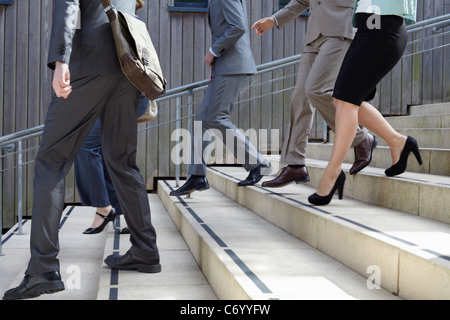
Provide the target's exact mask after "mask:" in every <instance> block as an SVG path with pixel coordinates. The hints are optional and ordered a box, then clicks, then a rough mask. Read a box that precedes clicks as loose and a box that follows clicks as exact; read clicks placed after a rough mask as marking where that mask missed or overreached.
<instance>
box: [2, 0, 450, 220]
mask: <svg viewBox="0 0 450 320" xmlns="http://www.w3.org/2000/svg"><path fill="white" fill-rule="evenodd" d="M53 1H54V0H39V1H37V0H31V1H30V0H13V4H12V5H8V6H2V5H0V117H1V119H0V134H1V135H7V134H10V133H14V132H17V131H20V130H24V129H27V128H32V127H35V126H38V125H40V124H42V123H43V122H44V118H45V114H46V111H47V108H48V104H49V101H50V97H51V94H52V89H51V79H52V73H51V71H50V70H49V69H48V68H47V67H46V62H47V48H48V45H49V40H50V39H49V38H50V30H51V25H52V11H53ZM169 2H170V0H147V1H146V7H145V8H144V9H142V10H140V11H139V12H138V14H139V15H140V16H141V17H142V18H143V19H144V21H146V23H147V25H148V29H149V31H150V34H151V36H152V39H153V42H154V45H155V47H156V49H157V51H158V53H159V56H160V60H161V66H162V69H163V71H164V73H165V75H166V78H167V80H168V88H169V89H170V88H175V87H178V86H180V85H185V84H189V83H192V82H196V81H200V80H204V79H206V78H207V77H208V75H209V70H208V69H207V68H205V66H204V63H203V57H204V54H205V52H206V50H207V49H208V48H209V45H210V31H209V28H208V25H207V15H206V13H188V12H183V13H181V12H169V11H168V10H167V6H168V5H169ZM277 3H278V0H264V1H261V0H249V1H248V6H249V8H248V9H249V10H248V12H249V24H250V25H251V24H252V23H253V22H254V21H256V20H257V19H259V18H261V17H265V16H269V15H271V14H272V13H273V10H274V9H275V8H276V7H277ZM418 3H419V19H426V18H430V17H433V16H438V15H441V14H444V13H449V12H450V0H419V1H418ZM306 23H307V17H305V16H302V17H299V18H297V19H296V20H295V21H294V22H292V23H290V24H288V25H287V26H286V27H285V28H284V29H282V30H277V29H274V30H271V31H269V32H267V33H266V34H265V35H264V36H263V37H259V36H256V35H255V34H252V36H251V46H252V50H253V54H254V57H255V60H256V63H257V64H262V63H266V62H270V61H273V60H277V59H280V58H283V57H289V56H291V55H294V54H298V53H301V51H302V48H303V46H304V34H305V32H306ZM448 40H449V39H448V36H447V37H446V38H445V40H442V41H446V42H447V43H448V42H449V41H448ZM449 53H450V51H449V49H446V50H445V51H442V52H441V53H427V54H426V55H425V54H424V55H423V56H421V57H419V58H417V57H416V58H411V61H408V62H405V63H404V64H405V65H406V66H405V67H404V68H403V69H402V71H401V72H400V73H399V72H398V71H397V73H393V74H392V76H389V79H387V80H386V81H385V82H383V83H382V84H381V90H380V95H379V97H378V98H377V99H378V100H377V101H378V102H377V103H378V104H379V106H380V108H381V110H383V113H386V114H388V113H403V112H404V109H405V105H408V104H420V103H422V102H440V101H449V97H450V89H449V88H448V84H449V83H450V81H449V79H448V77H449V76H450V75H449V71H448V70H449V69H450V68H449V67H448V63H449V61H450V58H449ZM414 59H416V60H414ZM430 59H431V60H430ZM417 60H420V61H418V62H417ZM422 62H423V63H424V65H425V67H421V65H422ZM414 67H415V68H414ZM441 67H442V68H441ZM434 70H441V71H436V72H435V71H434ZM442 70H446V72H445V73H443V72H442ZM289 73H295V68H294V67H291V68H289V69H288V70H284V71H282V72H279V73H271V74H267V75H263V76H259V77H254V78H251V79H250V80H249V83H248V84H247V85H249V84H250V83H252V84H255V83H258V82H261V81H267V80H270V78H272V77H277V76H282V75H286V74H289ZM399 78H402V79H412V80H413V81H414V82H412V83H411V90H410V91H408V93H406V94H405V95H404V97H401V99H399V97H397V96H396V92H397V91H396V90H395V91H393V92H391V90H390V88H391V86H394V85H397V86H398V85H399V84H398V81H399ZM416 80H417V81H416ZM294 83H295V79H294V78H291V79H287V80H284V81H283V82H281V83H278V84H276V85H266V86H262V87H258V88H257V89H254V90H252V91H248V90H247V91H245V90H244V91H243V92H242V93H241V95H240V98H241V100H244V101H245V100H246V99H248V98H249V97H254V96H259V95H261V94H264V93H267V92H270V91H271V90H274V89H276V88H277V89H280V88H282V87H283V86H285V87H289V86H292V85H294ZM404 83H405V81H403V82H401V84H400V85H402V86H404V85H405V84H404ZM430 83H433V85H434V86H433V87H432V88H431V89H430V88H429V84H430ZM436 88H437V89H436ZM430 90H431V91H430ZM290 95H291V92H290V91H288V92H285V93H281V94H276V95H274V96H268V97H264V98H261V99H256V100H255V101H253V102H242V103H240V104H239V105H238V107H236V108H235V111H234V112H233V115H232V116H233V120H234V121H235V123H237V125H238V127H239V128H242V129H243V130H246V129H248V128H255V129H259V128H266V129H269V130H270V129H278V130H280V140H282V139H283V135H284V128H285V125H286V123H287V121H288V120H289V102H290ZM201 98H202V93H201V92H200V93H198V94H196V97H195V100H196V101H197V102H199V101H201ZM183 103H186V99H183ZM393 106H394V107H393ZM395 106H398V107H395ZM174 107H175V102H174V101H170V102H164V103H161V104H160V115H159V116H158V117H157V119H155V120H153V121H152V122H149V123H147V124H143V125H140V128H139V130H140V131H139V160H138V161H139V165H140V167H141V170H142V173H143V175H144V177H145V180H146V182H147V186H148V188H149V189H150V190H151V189H153V188H154V177H157V176H159V177H173V176H174V175H175V166H174V165H173V163H171V161H170V157H169V155H170V152H171V150H172V148H173V146H174V145H175V143H174V142H170V137H171V134H172V132H173V130H174V129H175V124H170V125H164V126H161V127H159V128H153V129H149V130H146V127H149V126H154V125H155V124H157V123H164V122H166V121H169V119H171V118H173V117H174V115H175V111H174V110H173V108H174ZM197 107H198V103H197V104H196V105H195V108H197ZM195 108H194V111H195ZM182 114H183V116H185V115H186V110H185V108H183V111H182ZM319 123H320V119H319ZM183 126H186V121H183ZM311 138H315V139H321V138H322V129H321V126H320V125H319V126H318V127H314V128H313V131H312V133H311ZM35 140H38V139H35ZM281 143H282V141H280V146H281ZM36 145H37V141H31V142H29V143H28V145H27V146H26V147H27V148H29V149H30V151H29V152H28V153H27V154H26V158H25V159H24V160H25V161H32V160H33V159H34V155H35V152H36ZM3 155H4V158H2V160H3V170H5V169H6V168H13V167H14V166H15V161H16V158H17V155H16V154H14V153H11V154H9V155H8V153H6V152H3ZM182 167H183V168H182V170H183V171H182V174H184V170H185V166H182ZM32 171H33V166H32V165H30V166H27V167H26V173H25V175H26V178H25V182H24V191H25V197H24V201H23V207H24V214H25V215H28V214H29V213H30V206H31V197H32V191H33V188H32V180H33V174H32ZM2 178H3V194H2V195H0V196H2V199H3V214H4V218H3V223H4V226H5V227H7V226H11V225H13V224H14V223H15V217H14V212H16V209H17V204H16V202H17V200H16V199H17V190H16V189H17V188H16V187H12V186H14V185H15V182H16V181H17V172H16V170H6V171H4V172H3V175H2ZM66 185H67V190H66V191H67V192H66V202H68V203H72V202H77V201H78V197H77V193H76V188H75V183H74V178H73V175H72V174H70V175H69V176H68V177H67V180H66Z"/></svg>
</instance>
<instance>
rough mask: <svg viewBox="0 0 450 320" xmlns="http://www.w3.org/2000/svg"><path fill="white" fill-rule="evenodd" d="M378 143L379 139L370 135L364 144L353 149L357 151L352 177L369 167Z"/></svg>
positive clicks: (351, 171) (350, 171)
mask: <svg viewBox="0 0 450 320" xmlns="http://www.w3.org/2000/svg"><path fill="white" fill-rule="evenodd" d="M377 143H378V140H377V137H375V136H373V135H371V134H370V133H369V134H368V135H367V138H366V139H365V140H364V141H363V142H361V143H360V144H358V145H357V146H355V147H354V148H353V149H354V150H355V162H354V163H353V166H352V167H351V168H350V170H349V173H350V174H351V175H353V174H357V173H358V172H360V171H361V170H362V169H364V168H365V167H367V166H368V165H369V163H370V162H371V161H372V153H373V149H375V148H376V147H377Z"/></svg>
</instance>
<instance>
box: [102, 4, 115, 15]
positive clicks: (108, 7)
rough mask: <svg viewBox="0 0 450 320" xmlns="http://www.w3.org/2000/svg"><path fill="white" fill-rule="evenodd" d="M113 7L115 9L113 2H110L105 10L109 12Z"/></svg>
mask: <svg viewBox="0 0 450 320" xmlns="http://www.w3.org/2000/svg"><path fill="white" fill-rule="evenodd" d="M112 9H114V6H113V4H110V5H109V6H107V7H106V8H104V9H103V11H105V12H106V13H107V12H108V11H109V10H112Z"/></svg>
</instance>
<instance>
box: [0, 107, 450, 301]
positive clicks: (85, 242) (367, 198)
mask: <svg viewBox="0 0 450 320" xmlns="http://www.w3.org/2000/svg"><path fill="white" fill-rule="evenodd" d="M410 111H411V115H409V116H407V117H392V118H389V121H390V122H391V123H392V124H393V125H394V126H395V127H396V128H398V130H399V131H401V132H403V133H405V134H409V135H412V136H414V137H415V138H416V139H417V140H418V142H419V146H420V149H421V154H422V158H423V160H424V165H423V166H421V167H419V166H418V165H417V163H416V161H415V159H414V158H413V157H410V159H409V160H410V161H409V163H408V171H407V172H405V173H404V174H402V175H400V176H398V177H395V178H388V177H386V176H385V175H384V169H385V168H387V167H389V166H390V165H391V163H390V153H389V149H388V148H387V147H386V146H383V144H382V143H380V146H379V147H378V148H377V149H376V150H375V152H374V157H373V160H372V163H371V166H370V167H368V168H366V169H364V170H363V171H362V172H360V173H358V174H357V175H356V176H349V175H348V169H349V168H350V166H351V163H352V162H353V152H352V151H349V153H348V155H347V157H346V160H345V162H346V163H345V164H344V166H343V168H344V171H345V172H346V173H347V181H346V184H345V189H344V199H343V200H342V201H339V200H338V199H337V197H335V198H334V199H333V201H332V202H331V204H330V205H328V206H325V207H316V206H311V205H310V204H309V203H308V200H307V198H308V195H310V194H311V193H313V192H314V191H315V188H316V187H317V184H318V182H319V180H320V178H321V176H322V173H323V170H324V168H325V166H326V164H327V160H328V159H329V156H330V153H331V149H332V145H330V144H327V145H323V144H315V143H312V144H310V145H309V147H308V157H309V160H308V163H307V167H308V170H309V173H310V176H311V181H310V182H309V183H308V184H301V185H295V184H292V185H289V186H286V187H284V188H279V189H266V188H262V187H261V185H260V184H258V185H257V186H252V187H245V188H238V187H237V183H238V182H239V181H240V180H242V179H244V178H245V177H246V175H247V173H246V172H245V171H244V170H243V169H242V168H241V167H227V166H216V167H210V168H209V169H208V180H209V182H210V185H211V188H210V189H209V190H207V191H204V192H196V193H193V194H192V197H170V196H169V195H168V194H169V193H170V191H171V190H173V189H175V188H176V186H175V181H173V180H168V181H159V183H158V194H149V202H150V205H151V208H152V219H153V220H152V221H153V223H154V225H155V228H156V230H157V233H158V246H159V249H160V253H161V263H162V266H163V271H162V272H161V273H159V274H143V273H137V272H134V271H119V272H117V271H114V270H111V269H109V268H108V267H106V265H105V264H104V263H103V259H104V258H105V257H106V256H108V255H110V254H112V253H120V254H123V253H124V252H126V250H127V249H128V247H129V245H130V243H129V236H128V235H121V234H119V232H118V231H119V229H120V228H121V227H124V226H125V225H126V223H125V221H124V219H123V217H121V218H120V219H118V220H117V221H116V225H115V226H114V227H113V226H112V225H110V226H109V229H107V230H105V231H104V232H103V233H101V234H99V235H91V236H85V235H83V234H82V231H83V230H84V229H85V228H86V227H88V226H89V225H90V223H91V221H92V218H93V215H94V211H93V209H92V208H84V207H68V208H67V209H66V211H65V212H64V215H63V220H62V223H61V229H60V239H61V254H60V258H61V273H62V276H63V280H64V281H65V284H66V290H65V291H63V292H61V293H58V294H54V295H43V296H41V297H39V298H37V299H41V300H48V299H91V300H95V299H97V300H126V299H151V300H156V299H160V300H161V299H164V300H180V299H187V300H228V299H230V300H247V299H252V300H256V299H258V300H278V299H280V300H288V299H289V300H292V299H296V300H300V299H339V300H344V299H345V300H348V299H369V300H375V299H382V300H400V299H450V210H449V209H448V208H450V164H449V163H450V162H449V159H450V156H449V155H450V146H449V143H450V133H449V132H448V130H450V125H449V124H450V123H449V122H450V121H449V117H450V104H449V103H447V104H439V105H430V106H420V107H412V108H411V110H410ZM438 139H441V140H438ZM270 160H271V161H272V164H273V165H274V166H277V165H279V159H278V157H274V156H273V157H271V158H270ZM271 178H272V177H270V176H268V177H265V179H271ZM29 226H30V222H26V223H25V224H24V228H23V229H24V235H19V234H18V233H17V230H16V229H11V230H10V231H9V232H8V233H7V234H6V235H4V238H3V239H4V246H3V253H4V256H1V257H0V270H2V272H0V295H1V294H2V293H3V291H5V290H6V289H8V288H11V287H13V286H17V285H18V284H19V283H20V281H21V279H22V277H23V272H24V270H25V268H26V265H27V262H28V259H29V249H28V247H29V245H28V241H29V240H28V236H29Z"/></svg>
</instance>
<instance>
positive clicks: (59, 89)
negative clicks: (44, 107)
mask: <svg viewBox="0 0 450 320" xmlns="http://www.w3.org/2000/svg"><path fill="white" fill-rule="evenodd" d="M52 87H53V90H55V94H56V96H57V97H58V98H61V97H62V98H64V99H67V97H69V94H70V93H71V92H72V86H71V85H70V71H69V66H68V65H67V64H66V63H63V62H59V61H57V62H56V66H55V73H54V74H53V82H52Z"/></svg>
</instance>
